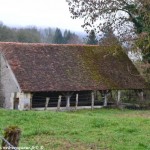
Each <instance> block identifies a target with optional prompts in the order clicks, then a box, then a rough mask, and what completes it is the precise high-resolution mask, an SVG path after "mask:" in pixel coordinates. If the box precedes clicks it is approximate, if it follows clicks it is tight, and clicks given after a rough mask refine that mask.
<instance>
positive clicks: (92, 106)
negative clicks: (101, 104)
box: [91, 92, 94, 110]
mask: <svg viewBox="0 0 150 150" xmlns="http://www.w3.org/2000/svg"><path fill="white" fill-rule="evenodd" d="M93 108H94V92H92V93H91V109H92V110H93Z"/></svg>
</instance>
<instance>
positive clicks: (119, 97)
mask: <svg viewBox="0 0 150 150" xmlns="http://www.w3.org/2000/svg"><path fill="white" fill-rule="evenodd" d="M120 100H121V91H120V90H118V91H117V106H119V104H120Z"/></svg>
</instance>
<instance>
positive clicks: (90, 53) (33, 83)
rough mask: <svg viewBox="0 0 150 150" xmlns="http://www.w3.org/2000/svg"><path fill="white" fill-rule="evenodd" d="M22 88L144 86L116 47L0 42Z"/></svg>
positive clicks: (74, 89)
mask: <svg viewBox="0 0 150 150" xmlns="http://www.w3.org/2000/svg"><path fill="white" fill-rule="evenodd" d="M0 50H1V51H2V52H3V55H5V58H6V59H7V61H8V63H9V65H10V67H11V69H12V71H13V73H14V75H15V77H16V79H17V81H18V83H19V85H20V87H21V89H22V91H28V92H29V91H30V92H36V91H82V90H107V89H145V88H148V87H147V84H146V82H145V81H144V79H143V78H142V77H141V76H140V75H139V72H138V71H137V69H136V68H135V66H134V65H133V64H132V62H131V61H130V59H129V58H128V56H127V55H126V54H125V53H124V52H123V50H122V48H121V47H120V46H111V47H110V46H108V47H102V46H89V45H88V46H87V45H54V44H51V45H49V44H29V43H7V42H6V43H0Z"/></svg>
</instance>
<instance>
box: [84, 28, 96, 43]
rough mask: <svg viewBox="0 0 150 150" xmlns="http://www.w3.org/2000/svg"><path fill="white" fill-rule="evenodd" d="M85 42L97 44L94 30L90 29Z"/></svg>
mask: <svg viewBox="0 0 150 150" xmlns="http://www.w3.org/2000/svg"><path fill="white" fill-rule="evenodd" d="M87 44H90V45H97V44H98V41H97V38H96V35H95V32H94V30H91V31H90V33H89V36H88V39H87Z"/></svg>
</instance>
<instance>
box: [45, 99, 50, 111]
mask: <svg viewBox="0 0 150 150" xmlns="http://www.w3.org/2000/svg"><path fill="white" fill-rule="evenodd" d="M49 100H50V98H49V97H46V102H45V110H47V107H48V103H49Z"/></svg>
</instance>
